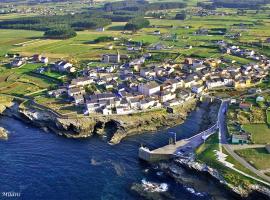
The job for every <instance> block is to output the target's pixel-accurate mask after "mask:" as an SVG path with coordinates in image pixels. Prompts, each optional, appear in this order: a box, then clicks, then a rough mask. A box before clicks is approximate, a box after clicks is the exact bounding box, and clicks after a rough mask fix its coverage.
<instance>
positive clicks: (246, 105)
mask: <svg viewBox="0 0 270 200" xmlns="http://www.w3.org/2000/svg"><path fill="white" fill-rule="evenodd" d="M251 107H252V104H251V103H240V104H239V108H240V109H242V110H250V108H251Z"/></svg>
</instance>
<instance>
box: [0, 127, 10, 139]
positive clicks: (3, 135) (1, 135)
mask: <svg viewBox="0 0 270 200" xmlns="http://www.w3.org/2000/svg"><path fill="white" fill-rule="evenodd" d="M8 134H9V132H8V131H7V130H6V129H4V128H3V127H0V140H7V139H8Z"/></svg>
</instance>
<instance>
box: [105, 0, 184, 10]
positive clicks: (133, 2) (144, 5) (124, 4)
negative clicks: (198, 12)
mask: <svg viewBox="0 0 270 200" xmlns="http://www.w3.org/2000/svg"><path fill="white" fill-rule="evenodd" d="M185 7H186V3H183V2H155V3H149V2H147V1H144V0H126V1H117V2H110V3H106V4H105V5H104V10H105V11H107V12H112V11H117V10H128V11H149V10H167V9H175V8H185Z"/></svg>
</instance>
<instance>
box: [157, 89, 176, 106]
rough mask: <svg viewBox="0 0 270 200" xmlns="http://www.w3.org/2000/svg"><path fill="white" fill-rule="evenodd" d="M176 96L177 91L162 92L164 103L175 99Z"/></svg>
mask: <svg viewBox="0 0 270 200" xmlns="http://www.w3.org/2000/svg"><path fill="white" fill-rule="evenodd" d="M175 98H176V94H175V93H171V92H168V91H166V92H160V102H161V103H164V102H167V101H170V100H173V99H175Z"/></svg>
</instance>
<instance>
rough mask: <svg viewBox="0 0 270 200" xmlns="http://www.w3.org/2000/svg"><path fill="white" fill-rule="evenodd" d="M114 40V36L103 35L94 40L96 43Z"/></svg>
mask: <svg viewBox="0 0 270 200" xmlns="http://www.w3.org/2000/svg"><path fill="white" fill-rule="evenodd" d="M113 40H114V37H111V36H102V37H99V38H97V39H95V40H94V41H93V42H94V43H100V42H111V41H113Z"/></svg>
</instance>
